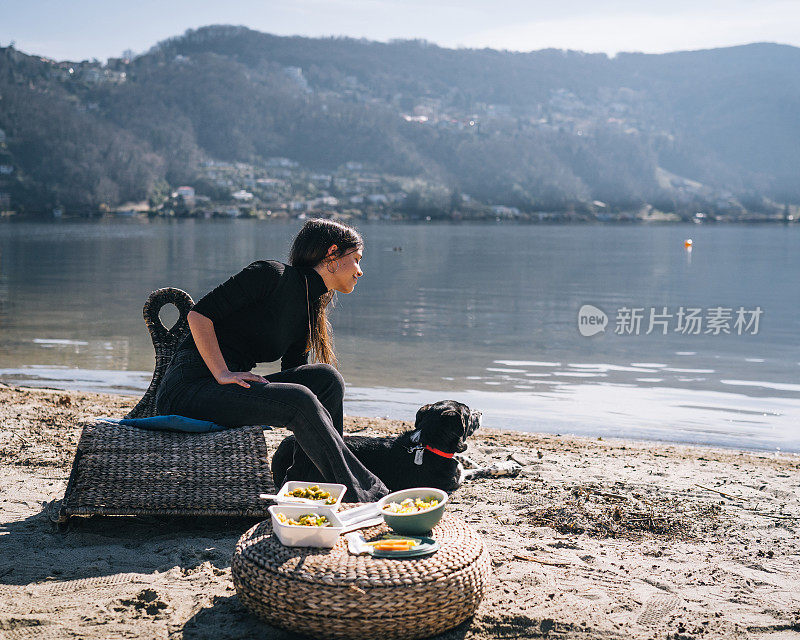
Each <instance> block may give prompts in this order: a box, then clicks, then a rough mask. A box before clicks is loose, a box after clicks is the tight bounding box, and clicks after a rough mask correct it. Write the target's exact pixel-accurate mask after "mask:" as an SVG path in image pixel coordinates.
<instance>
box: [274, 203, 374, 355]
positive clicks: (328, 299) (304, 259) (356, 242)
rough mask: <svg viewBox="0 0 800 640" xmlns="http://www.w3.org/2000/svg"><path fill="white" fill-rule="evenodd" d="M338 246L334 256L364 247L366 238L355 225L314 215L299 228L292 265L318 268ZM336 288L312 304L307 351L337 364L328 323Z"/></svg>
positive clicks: (294, 244) (292, 255) (294, 243)
mask: <svg viewBox="0 0 800 640" xmlns="http://www.w3.org/2000/svg"><path fill="white" fill-rule="evenodd" d="M334 244H335V245H336V251H335V252H334V253H333V254H332V257H333V258H341V257H342V256H343V255H345V254H346V253H349V252H351V251H354V250H356V249H361V248H363V246H364V240H363V239H362V238H361V234H359V233H358V231H356V230H355V229H354V228H353V227H350V226H348V225H346V224H343V223H341V222H335V221H333V220H325V219H324V218H312V219H311V220H309V221H307V222H306V223H305V224H304V225H303V228H302V229H300V231H299V232H298V234H297V236H295V239H294V242H293V243H292V250H291V251H290V252H289V264H291V265H292V266H293V267H312V268H313V267H316V266H317V265H318V264H319V263H320V262H322V261H323V260H324V259H325V257H326V256H327V255H328V249H330V248H331V245H334ZM335 296H336V292H335V291H328V292H327V293H325V294H323V295H322V296H321V297H320V299H319V300H316V301H315V302H314V303H313V304H314V307H313V310H312V312H311V313H312V314H313V316H314V322H313V323H312V327H311V335H310V336H309V342H308V346H307V349H306V351H307V352H308V351H311V352H312V361H313V362H325V363H327V364H331V365H333V366H336V354H335V353H334V348H333V338H332V337H331V325H330V322H328V311H327V309H328V305H331V306H333V302H334V298H335Z"/></svg>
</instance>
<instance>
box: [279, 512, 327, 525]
mask: <svg viewBox="0 0 800 640" xmlns="http://www.w3.org/2000/svg"><path fill="white" fill-rule="evenodd" d="M276 515H277V518H278V521H279V522H280V523H281V524H291V525H294V526H296V527H330V526H331V523H330V522H329V521H328V519H327V518H326V517H325V516H321V515H319V514H317V513H306V514H305V515H302V516H300V519H299V520H293V519H292V518H287V517H286V516H285V515H284V514H282V513H278V514H276Z"/></svg>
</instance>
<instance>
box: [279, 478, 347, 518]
mask: <svg viewBox="0 0 800 640" xmlns="http://www.w3.org/2000/svg"><path fill="white" fill-rule="evenodd" d="M315 486H316V487H319V488H320V489H322V490H324V491H327V492H328V493H330V494H331V495H332V496H333V497H334V498H336V502H335V503H334V504H325V501H324V500H317V501H314V502H302V501H299V500H297V499H295V498H291V497H287V496H286V494H287V493H288V492H289V491H294V490H295V489H306V488H308V487H315ZM345 491H347V487H345V486H344V485H343V484H333V483H328V482H304V481H302V480H289V482H287V483H286V484H284V485H283V486H282V487H281V490H280V491H278V492H277V493H276V495H277V496H278V497H277V498H275V502H276V503H277V504H279V505H284V504H286V505H307V506H309V507H315V506H320V507H327V508H328V509H331V510H333V511H338V510H339V508H340V507H341V506H342V498H343V497H344V492H345Z"/></svg>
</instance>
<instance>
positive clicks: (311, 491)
mask: <svg viewBox="0 0 800 640" xmlns="http://www.w3.org/2000/svg"><path fill="white" fill-rule="evenodd" d="M283 495H284V496H285V497H287V498H304V499H306V500H318V501H320V502H323V504H336V498H334V497H333V496H332V495H331V493H330V491H325V490H324V489H320V488H319V486H318V485H316V484H315V485H312V486H310V487H297V488H296V489H292V490H291V491H287V492H286V493H285V494H283Z"/></svg>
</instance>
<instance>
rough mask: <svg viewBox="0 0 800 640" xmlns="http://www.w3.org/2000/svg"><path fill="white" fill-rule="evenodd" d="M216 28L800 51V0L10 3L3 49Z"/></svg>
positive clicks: (131, 45)
mask: <svg viewBox="0 0 800 640" xmlns="http://www.w3.org/2000/svg"><path fill="white" fill-rule="evenodd" d="M209 24H237V25H244V26H247V27H250V28H252V29H256V30H258V31H265V32H269V33H275V34H280V35H308V36H327V35H347V36H353V37H364V38H369V39H371V40H384V41H385V40H389V39H391V38H424V39H426V40H430V41H432V42H435V43H437V44H440V45H442V46H446V47H492V48H496V49H513V50H518V51H530V50H535V49H543V48H547V47H556V48H560V49H578V50H581V51H591V52H597V51H604V52H606V53H609V54H614V53H616V52H618V51H645V52H654V53H659V52H664V51H676V50H683V49H702V48H711V47H720V46H728V45H735V44H745V43H748V42H779V43H783V44H791V45H795V46H800V2H798V0H605V1H603V0H546V1H541V0H528V1H525V0H493V1H488V0H481V1H479V0H286V1H285V2H274V1H272V0H224V1H222V2H220V1H219V0H217V1H215V2H213V3H212V2H204V1H203V0H174V1H173V0H158V1H156V0H132V1H131V0H128V1H125V2H120V1H118V0H71V1H70V2H67V1H66V0H0V45H2V46H7V45H8V44H9V43H10V42H11V41H14V42H15V43H16V47H17V48H18V49H21V50H22V51H25V52H27V53H35V54H39V55H44V56H47V57H50V58H55V59H59V60H62V59H70V60H82V59H86V58H98V59H100V60H105V59H106V58H108V57H115V56H119V54H120V53H121V52H122V51H124V50H125V49H133V50H134V51H135V52H137V53H142V52H144V51H146V50H147V49H149V48H150V47H151V46H152V45H153V44H155V43H156V42H158V41H159V40H163V39H165V38H168V37H171V36H175V35H180V34H182V33H183V32H184V31H185V30H186V29H190V28H196V27H200V26H204V25H209Z"/></svg>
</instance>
